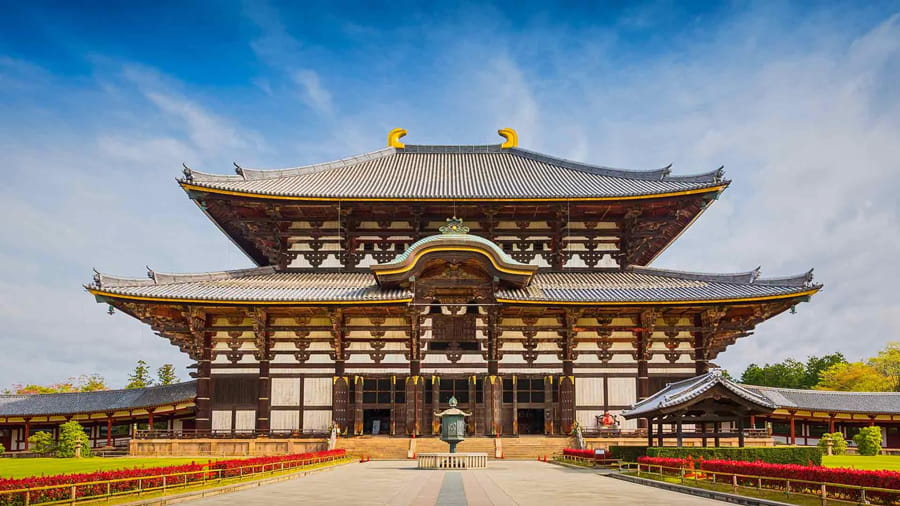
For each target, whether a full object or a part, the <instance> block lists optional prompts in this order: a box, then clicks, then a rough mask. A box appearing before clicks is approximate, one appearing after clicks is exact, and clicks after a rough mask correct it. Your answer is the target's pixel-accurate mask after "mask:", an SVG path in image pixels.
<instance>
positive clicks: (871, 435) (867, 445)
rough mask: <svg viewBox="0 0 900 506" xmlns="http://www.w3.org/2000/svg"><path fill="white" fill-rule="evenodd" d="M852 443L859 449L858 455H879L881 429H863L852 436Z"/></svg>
mask: <svg viewBox="0 0 900 506" xmlns="http://www.w3.org/2000/svg"><path fill="white" fill-rule="evenodd" d="M853 442H854V443H856V447H857V448H859V454H860V455H878V454H879V453H881V427H863V428H861V429H859V433H858V434H857V435H855V436H853Z"/></svg>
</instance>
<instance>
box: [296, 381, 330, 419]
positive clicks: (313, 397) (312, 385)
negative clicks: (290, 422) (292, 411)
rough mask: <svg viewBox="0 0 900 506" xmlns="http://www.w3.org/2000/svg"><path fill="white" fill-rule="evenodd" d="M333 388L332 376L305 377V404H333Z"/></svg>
mask: <svg viewBox="0 0 900 506" xmlns="http://www.w3.org/2000/svg"><path fill="white" fill-rule="evenodd" d="M331 388H332V380H331V378H305V379H304V380H303V405H304V406H331ZM304 418H305V416H304Z"/></svg>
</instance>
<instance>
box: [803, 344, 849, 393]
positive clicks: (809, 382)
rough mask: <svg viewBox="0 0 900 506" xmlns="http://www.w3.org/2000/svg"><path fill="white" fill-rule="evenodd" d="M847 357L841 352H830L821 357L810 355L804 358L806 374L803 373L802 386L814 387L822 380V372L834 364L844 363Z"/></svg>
mask: <svg viewBox="0 0 900 506" xmlns="http://www.w3.org/2000/svg"><path fill="white" fill-rule="evenodd" d="M846 363H847V359H846V358H844V354H843V353H832V354H830V355H822V356H821V357H816V356H811V357H809V358H808V359H806V374H805V375H804V381H803V385H804V386H803V388H815V386H816V385H818V384H819V381H821V380H822V373H823V372H824V371H825V370H826V369H828V368H829V367H831V366H833V365H835V364H846Z"/></svg>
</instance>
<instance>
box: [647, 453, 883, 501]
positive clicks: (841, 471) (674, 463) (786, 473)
mask: <svg viewBox="0 0 900 506" xmlns="http://www.w3.org/2000/svg"><path fill="white" fill-rule="evenodd" d="M695 462H696V467H697V468H699V469H702V470H704V471H713V472H717V473H726V474H725V476H719V477H717V479H718V480H722V479H725V480H730V479H731V476H730V475H747V476H759V477H763V478H767V477H768V478H778V479H777V480H765V479H764V480H762V485H763V486H764V487H770V488H783V487H784V486H785V482H784V480H786V479H789V480H792V481H791V489H792V490H795V491H805V492H808V493H817V492H818V491H819V486H818V485H816V484H815V483H835V484H839V485H852V486H857V487H873V488H885V489H892V490H898V491H900V472H896V471H864V470H860V469H845V468H833V467H823V466H801V465H796V464H769V463H766V462H741V461H736V460H699V461H695ZM638 463H639V464H643V465H662V466H667V467H674V468H680V467H687V466H688V461H687V460H685V459H674V458H662V457H640V458H638ZM737 480H738V483H739V484H741V485H748V486H757V485H758V482H757V479H756V478H741V477H740V476H738V477H737ZM798 481H809V482H814V483H798ZM828 495H829V496H832V497H838V498H841V499H847V500H850V501H857V500H859V499H860V492H859V491H858V490H856V489H853V488H841V487H834V486H832V487H828ZM866 498H867V499H868V500H869V501H876V502H877V503H878V504H896V503H897V502H898V500H900V492H897V493H889V492H868V493H867V494H866Z"/></svg>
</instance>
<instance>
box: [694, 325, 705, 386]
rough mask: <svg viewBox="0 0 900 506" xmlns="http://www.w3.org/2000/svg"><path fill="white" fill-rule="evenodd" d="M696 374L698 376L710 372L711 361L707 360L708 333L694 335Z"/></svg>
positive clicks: (701, 332) (700, 332)
mask: <svg viewBox="0 0 900 506" xmlns="http://www.w3.org/2000/svg"><path fill="white" fill-rule="evenodd" d="M694 372H695V373H696V375H697V376H700V375H701V374H706V373H707V372H709V361H707V359H706V333H705V332H703V331H699V332H697V333H695V334H694Z"/></svg>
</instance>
